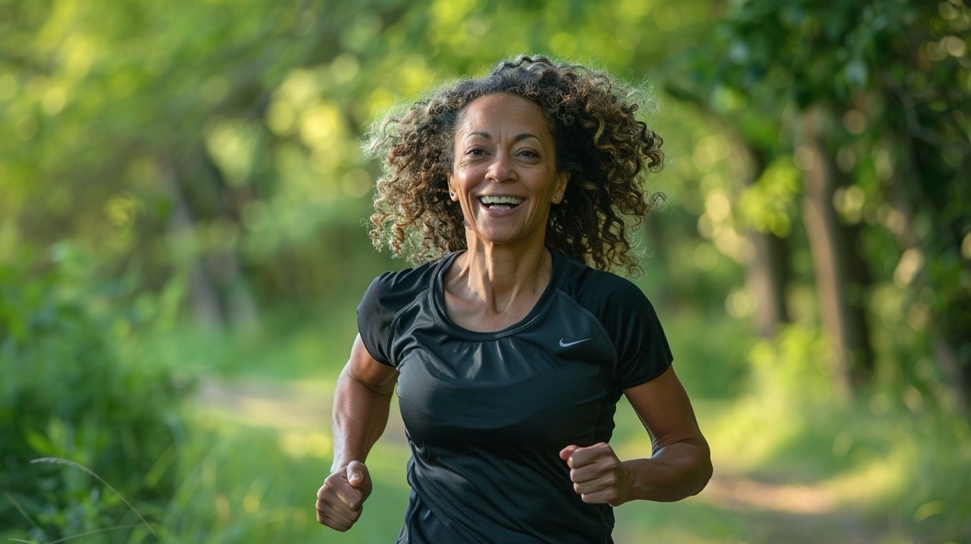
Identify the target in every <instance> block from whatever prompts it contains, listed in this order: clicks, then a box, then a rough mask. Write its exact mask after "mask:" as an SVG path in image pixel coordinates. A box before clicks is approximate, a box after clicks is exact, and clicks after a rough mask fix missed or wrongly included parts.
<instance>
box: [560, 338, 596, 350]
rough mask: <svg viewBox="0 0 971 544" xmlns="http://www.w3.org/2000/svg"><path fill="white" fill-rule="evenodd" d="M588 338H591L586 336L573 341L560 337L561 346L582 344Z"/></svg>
mask: <svg viewBox="0 0 971 544" xmlns="http://www.w3.org/2000/svg"><path fill="white" fill-rule="evenodd" d="M587 340H590V339H589V338H584V339H583V340H575V341H573V342H564V341H563V339H562V338H560V347H561V348H568V347H570V346H575V345H577V344H582V343H583V342H586V341H587Z"/></svg>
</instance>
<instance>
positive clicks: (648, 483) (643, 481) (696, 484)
mask: <svg viewBox="0 0 971 544" xmlns="http://www.w3.org/2000/svg"><path fill="white" fill-rule="evenodd" d="M624 466H625V468H626V469H627V472H628V474H629V476H630V497H629V499H630V500H634V499H640V500H649V501H658V502H673V501H679V500H681V499H684V498H686V497H690V496H692V495H697V494H698V493H699V492H700V491H701V490H702V489H704V487H705V485H706V484H707V483H708V480H709V479H710V478H711V474H712V466H711V451H710V450H709V448H708V443H707V442H705V440H704V439H703V438H702V439H699V440H691V441H685V442H675V443H672V444H669V445H667V446H664V447H662V448H659V449H658V450H657V451H655V452H654V455H653V456H652V457H650V458H649V459H634V460H630V461H625V462H624Z"/></svg>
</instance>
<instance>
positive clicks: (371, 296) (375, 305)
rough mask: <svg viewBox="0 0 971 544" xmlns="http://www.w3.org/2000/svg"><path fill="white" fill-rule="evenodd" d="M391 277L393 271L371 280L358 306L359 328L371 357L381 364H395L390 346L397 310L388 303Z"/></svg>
mask: <svg viewBox="0 0 971 544" xmlns="http://www.w3.org/2000/svg"><path fill="white" fill-rule="evenodd" d="M391 278H392V275H391V273H385V274H382V275H381V276H378V277H377V278H375V279H374V280H372V281H371V284H370V285H369V286H368V288H367V291H365V292H364V297H363V298H362V299H361V302H360V304H358V306H357V330H358V332H359V333H360V335H361V340H362V341H363V342H364V347H365V348H367V350H368V353H370V354H371V357H374V359H375V360H376V361H378V362H379V363H381V364H385V365H389V366H394V365H393V364H392V362H391V357H390V353H389V347H388V346H389V345H390V343H391V330H392V329H391V328H392V322H393V321H394V317H395V312H396V309H395V308H394V307H392V306H391V305H389V304H388V303H389V300H388V299H389V295H390V291H389V287H390V285H391V282H392V280H391Z"/></svg>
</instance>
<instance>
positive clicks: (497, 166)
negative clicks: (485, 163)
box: [486, 153, 516, 183]
mask: <svg viewBox="0 0 971 544" xmlns="http://www.w3.org/2000/svg"><path fill="white" fill-rule="evenodd" d="M514 179H516V168H515V165H514V164H513V161H512V157H510V156H509V154H508V153H496V155H495V156H494V158H493V160H492V162H491V163H490V164H489V169H488V171H486V180H487V181H494V182H498V183H502V182H504V181H512V180H514Z"/></svg>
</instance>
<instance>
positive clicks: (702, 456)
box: [688, 441, 715, 497]
mask: <svg viewBox="0 0 971 544" xmlns="http://www.w3.org/2000/svg"><path fill="white" fill-rule="evenodd" d="M714 472H715V468H714V466H713V465H712V463H711V448H710V447H709V446H708V443H707V441H706V442H704V443H703V444H702V445H701V447H700V448H699V455H698V462H697V468H696V469H695V472H694V478H692V479H691V483H692V485H691V486H690V488H689V490H688V496H689V497H690V496H694V495H697V494H698V493H701V491H702V490H703V489H705V487H707V485H708V482H709V481H711V477H712V475H713V474H714Z"/></svg>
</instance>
